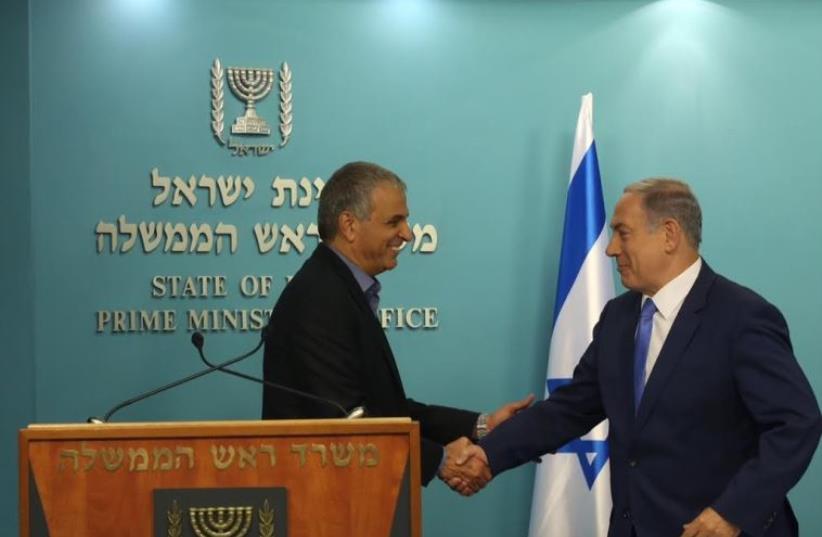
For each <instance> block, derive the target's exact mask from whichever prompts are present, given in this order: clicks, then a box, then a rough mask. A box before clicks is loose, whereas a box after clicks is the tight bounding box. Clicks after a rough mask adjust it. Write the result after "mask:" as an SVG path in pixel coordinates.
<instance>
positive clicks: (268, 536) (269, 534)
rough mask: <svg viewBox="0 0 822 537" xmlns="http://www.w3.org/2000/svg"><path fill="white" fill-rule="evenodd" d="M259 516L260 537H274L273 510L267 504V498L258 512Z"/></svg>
mask: <svg viewBox="0 0 822 537" xmlns="http://www.w3.org/2000/svg"><path fill="white" fill-rule="evenodd" d="M258 513H259V516H260V537H274V510H273V509H272V508H271V504H269V503H268V498H266V500H265V501H264V502H263V506H262V507H260V510H259V511H258Z"/></svg>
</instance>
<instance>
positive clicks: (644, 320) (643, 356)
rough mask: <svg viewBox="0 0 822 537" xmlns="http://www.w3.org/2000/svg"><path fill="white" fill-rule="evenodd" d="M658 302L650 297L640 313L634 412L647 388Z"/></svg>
mask: <svg viewBox="0 0 822 537" xmlns="http://www.w3.org/2000/svg"><path fill="white" fill-rule="evenodd" d="M654 313H656V304H654V301H653V300H651V299H650V298H649V299H647V300H646V301H645V304H643V305H642V311H641V312H640V313H639V327H638V328H637V331H636V338H635V340H634V412H636V410H637V409H638V408H639V402H640V400H642V392H643V390H645V362H647V361H648V344H649V343H650V342H651V331H652V330H653V328H654Z"/></svg>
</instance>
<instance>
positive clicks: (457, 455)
mask: <svg viewBox="0 0 822 537" xmlns="http://www.w3.org/2000/svg"><path fill="white" fill-rule="evenodd" d="M437 475H438V476H439V478H440V479H442V480H443V481H444V482H445V483H446V484H447V485H448V486H449V487H451V489H452V490H455V491H457V492H459V493H460V494H462V495H463V496H472V495H474V494H476V493H477V492H479V491H480V490H481V489H482V488H483V487H485V485H487V484H488V482H489V481H491V477H492V476H491V469H490V468H489V467H488V458H487V457H486V456H485V451H483V450H482V448H481V447H479V446H478V445H475V444H473V443H471V441H470V440H469V439H467V438H465V437H464V436H463V437H462V438H458V439H456V440H454V441H453V442H451V443H450V444H448V445H447V446H445V460H444V461H443V463H442V466H441V467H440V470H439V472H438V474H437Z"/></svg>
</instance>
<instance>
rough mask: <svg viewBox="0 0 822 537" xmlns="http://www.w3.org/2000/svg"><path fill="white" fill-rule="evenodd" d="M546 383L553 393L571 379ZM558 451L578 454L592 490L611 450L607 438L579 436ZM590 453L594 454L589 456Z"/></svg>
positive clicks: (549, 391) (547, 381)
mask: <svg viewBox="0 0 822 537" xmlns="http://www.w3.org/2000/svg"><path fill="white" fill-rule="evenodd" d="M545 383H546V385H547V386H548V393H553V391H554V390H556V389H557V388H559V387H560V386H565V385H566V384H570V383H571V379H547V380H546V381H545ZM557 453H571V454H575V455H576V456H577V459H579V464H580V466H581V467H582V473H583V474H584V475H585V482H586V483H587V484H588V489H589V490H590V489H591V488H592V487H593V486H594V482H595V481H596V480H597V476H598V475H599V473H600V472H601V471H602V469H603V468H605V464H606V463H607V462H608V457H609V455H610V450H609V448H608V439H607V438H606V439H605V440H582V439H580V438H577V439H576V440H572V441H570V442H568V443H567V444H565V445H564V446H562V447H561V448H559V449H558V450H557ZM590 455H593V456H591V457H589V456H590Z"/></svg>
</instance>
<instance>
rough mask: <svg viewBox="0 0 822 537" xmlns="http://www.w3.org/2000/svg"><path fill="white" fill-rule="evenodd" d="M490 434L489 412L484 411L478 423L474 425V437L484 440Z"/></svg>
mask: <svg viewBox="0 0 822 537" xmlns="http://www.w3.org/2000/svg"><path fill="white" fill-rule="evenodd" d="M487 434H488V414H486V413H484V412H483V413H482V414H480V415H479V416H478V417H477V424H476V425H475V426H474V438H476V439H477V440H482V439H483V437H484V436H485V435H487Z"/></svg>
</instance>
